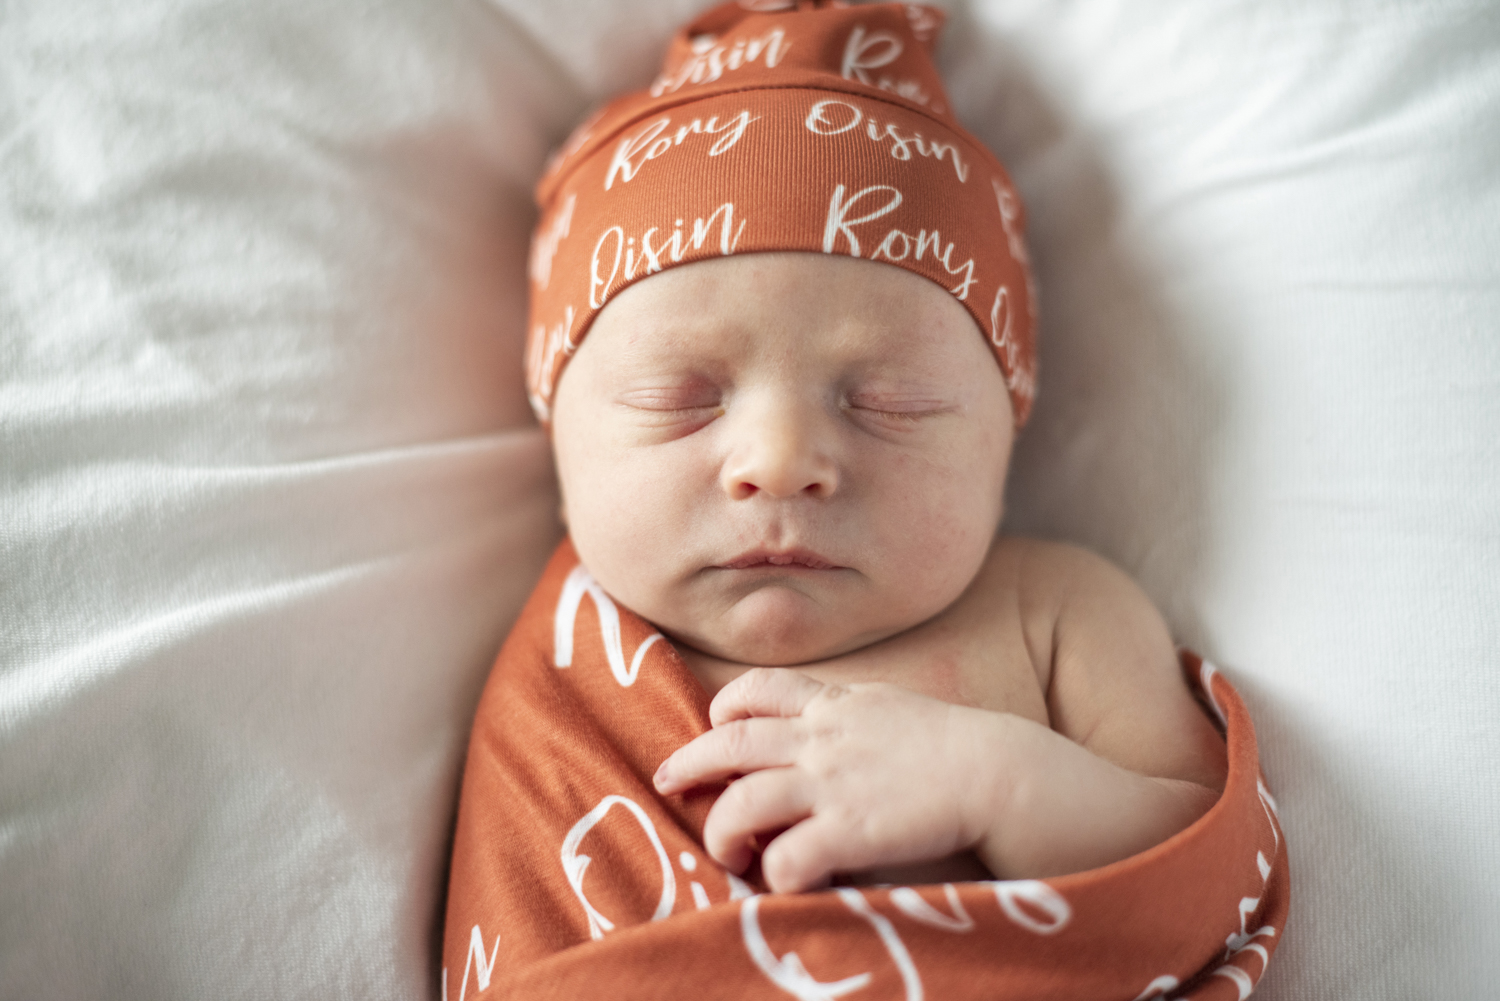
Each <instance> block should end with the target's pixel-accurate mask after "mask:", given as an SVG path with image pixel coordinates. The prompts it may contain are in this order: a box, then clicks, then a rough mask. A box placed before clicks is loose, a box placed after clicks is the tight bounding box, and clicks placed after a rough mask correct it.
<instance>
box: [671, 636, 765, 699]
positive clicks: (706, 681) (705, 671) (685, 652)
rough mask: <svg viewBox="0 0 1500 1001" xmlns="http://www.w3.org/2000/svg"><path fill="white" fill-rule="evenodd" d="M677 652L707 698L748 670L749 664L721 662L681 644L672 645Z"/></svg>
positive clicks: (730, 661)
mask: <svg viewBox="0 0 1500 1001" xmlns="http://www.w3.org/2000/svg"><path fill="white" fill-rule="evenodd" d="M673 645H674V646H675V647H676V648H677V652H678V653H679V654H681V655H682V662H683V663H684V664H686V665H687V669H688V670H689V671H691V672H692V674H693V677H695V678H697V679H698V683H699V684H700V685H702V686H703V690H704V691H706V692H707V693H708V697H709V698H713V697H714V696H715V695H717V694H719V689H721V688H723V687H724V686H725V685H727V684H729V683H730V682H731V681H733V680H734V679H735V678H738V677H739V676H740V675H742V674H744V673H745V672H746V671H748V670H750V665H749V664H741V663H738V662H736V661H732V660H722V659H720V658H718V657H713V656H710V655H708V654H706V653H702V652H701V651H698V650H694V649H693V648H692V647H690V646H687V645H686V644H683V643H674V644H673Z"/></svg>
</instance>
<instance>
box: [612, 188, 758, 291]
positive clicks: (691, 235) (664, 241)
mask: <svg viewBox="0 0 1500 1001" xmlns="http://www.w3.org/2000/svg"><path fill="white" fill-rule="evenodd" d="M715 222H717V224H718V229H719V239H718V248H719V253H720V254H722V255H724V256H725V257H728V256H729V255H730V254H733V253H734V252H735V248H737V247H738V246H739V242H740V235H741V234H742V233H744V231H745V222H746V220H744V219H740V220H739V225H738V226H736V225H735V218H734V203H733V202H724V203H723V204H722V205H720V206H719V207H718V208H716V209H714V210H713V211H712V212H710V213H709V214H708V217H707V218H704V217H701V216H700V217H699V218H697V219H694V220H693V226H692V230H691V231H688V230H687V229H685V228H684V224H683V220H682V219H678V220H677V221H676V224H675V225H674V227H673V229H672V232H671V234H670V235H668V236H663V237H661V238H660V242H657V243H653V242H652V238H653V237H655V236H656V234H657V233H660V232H661V227H659V226H652V227H651V228H650V229H648V230H646V231H645V232H644V233H642V234H641V235H640V237H639V239H637V238H636V237H634V236H627V235H626V233H625V228H624V227H623V226H611V227H609V228H608V229H606V230H605V231H604V232H603V233H602V234H600V236H599V242H598V243H596V244H594V254H593V258H592V259H591V261H590V263H589V305H590V306H592V307H593V308H594V309H601V308H603V306H604V304H605V303H606V302H607V301H608V300H609V297H610V294H611V292H612V290H613V289H614V287H615V283H616V282H618V281H624V282H628V281H631V280H633V279H634V278H635V277H636V275H638V274H639V275H650V274H655V273H656V272H658V271H660V270H662V268H663V267H664V266H665V264H664V262H670V263H672V264H676V263H678V262H680V261H681V260H682V259H683V257H684V256H685V255H686V254H687V252H688V251H689V250H702V249H703V248H704V247H705V246H712V244H710V243H709V238H710V235H711V234H712V233H713V230H714V225H715ZM611 251H612V255H611ZM606 259H608V260H609V261H610V265H609V274H608V275H605V274H604V273H603V269H602V268H601V264H602V263H603V261H604V260H606ZM622 265H623V267H622Z"/></svg>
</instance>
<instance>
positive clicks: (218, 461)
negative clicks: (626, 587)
mask: <svg viewBox="0 0 1500 1001" xmlns="http://www.w3.org/2000/svg"><path fill="white" fill-rule="evenodd" d="M699 6H701V4H700V3H697V2H689V0H674V2H654V0H619V2H606V0H573V2H558V3H549V4H539V3H533V2H530V0H502V2H497V3H495V4H494V5H487V4H484V3H480V2H475V0H443V2H439V0H420V2H418V0H370V2H367V3H364V4H361V5H358V6H352V7H351V6H348V5H337V4H332V3H327V2H323V0H307V2H303V3H297V4H292V3H278V2H272V3H265V4H255V5H244V4H230V3H225V2H222V0H138V2H136V3H132V4H128V5H118V4H114V5H111V4H104V3H100V2H94V0H69V2H65V3H42V2H39V0H15V2H12V3H10V4H8V5H5V6H4V7H0V997H6V998H10V997H15V998H32V997H38V998H40V997H46V998H64V999H65V998H95V997H101V998H102V997H106V996H108V997H112V998H136V997H139V998H162V997H176V996H197V995H208V994H212V995H214V996H219V997H231V998H233V997H245V998H251V997H254V998H259V997H277V998H298V997H309V998H310V997H326V996H349V997H362V998H420V997H432V996H435V994H436V991H437V980H436V976H435V947H434V943H435V936H436V935H437V934H438V924H437V922H438V908H439V905H440V902H441V898H442V892H443V891H442V876H443V872H442V867H443V864H444V859H445V852H446V844H447V838H448V827H449V823H450V820H451V811H452V808H453V799H454V793H455V790H456V783H457V769H458V767H459V761H460V756H461V753H462V749H463V746H464V740H465V737H466V729H467V723H468V716H469V714H470V712H471V711H472V707H473V704H474V701H475V699H476V697H477V693H478V689H479V686H480V685H481V684H482V681H483V677H484V674H485V671H486V669H487V667H488V664H489V660H490V658H491V656H492V655H493V652H494V650H495V649H496V647H497V646H498V643H499V641H500V639H501V637H502V636H503V634H504V631H505V629H506V627H507V625H508V623H509V620H510V618H511V617H512V616H513V615H514V613H515V611H516V609H517V608H518V607H519V603H520V601H521V600H522V599H523V598H524V596H525V593H526V592H527V590H528V589H529V587H530V583H531V578H532V576H533V575H534V574H535V573H536V571H537V570H538V568H539V567H540V563H541V561H542V560H543V559H544V557H545V555H546V553H547V551H548V550H549V548H550V546H551V543H552V542H553V540H554V539H555V537H556V532H557V527H556V521H555V516H554V510H555V504H556V499H555V494H554V493H553V490H552V487H551V485H550V480H549V475H550V468H549V465H548V461H547V458H546V452H545V444H544V442H543V441H542V439H541V436H540V435H539V433H538V432H537V431H536V430H535V428H534V427H533V426H532V424H531V423H530V419H529V417H528V416H527V413H526V409H525V405H524V400H523V399H522V395H521V381H520V361H519V351H520V347H519V345H520V339H521V332H522V324H523V321H524V315H523V309H522V301H523V294H524V288H523V282H522V271H523V261H524V254H525V244H526V238H527V231H528V227H529V225H530V221H531V218H532V213H531V208H530V204H529V187H530V184H531V181H532V179H533V178H534V176H535V174H536V173H537V171H538V169H539V167H540V164H541V162H542V159H543V157H544V155H545V152H546V149H547V147H548V145H549V144H550V143H552V142H554V141H556V140H557V139H558V138H560V137H561V136H562V135H563V134H564V133H565V132H566V131H567V129H568V127H569V126H570V125H571V124H572V122H573V121H574V120H575V119H576V118H577V117H578V116H579V115H580V114H581V112H582V111H583V110H584V109H585V108H586V106H587V105H588V104H590V103H592V102H593V101H594V100H596V99H598V98H600V97H602V96H604V95H606V94H609V93H611V92H613V91H615V90H617V89H619V88H620V87H623V86H627V85H635V84H638V83H639V82H641V81H642V80H644V79H645V78H646V77H647V75H648V74H649V73H650V71H651V69H652V67H653V65H654V63H655V61H656V59H657V58H658V53H659V50H660V44H661V42H662V40H664V39H665V37H666V35H667V33H668V32H669V31H670V30H671V29H672V27H673V26H675V24H676V23H677V22H678V21H679V20H680V19H681V18H682V17H683V16H684V15H686V14H687V13H689V12H690V11H691V10H693V9H696V8H697V7H699ZM947 6H949V8H950V9H951V10H952V12H953V19H954V25H953V27H952V28H950V36H949V39H948V41H947V44H946V47H945V49H944V53H943V55H944V63H945V67H946V69H947V71H948V73H949V78H950V83H951V85H952V90H953V94H954V99H955V103H956V105H957V106H958V108H959V110H960V113H961V114H962V115H963V117H964V118H965V119H966V120H967V121H968V122H970V123H971V124H972V125H973V127H974V128H975V130H976V131H977V132H978V133H979V134H980V135H981V136H982V137H983V138H984V139H985V140H986V141H988V142H989V143H990V144H991V145H992V147H993V148H994V149H995V150H996V151H997V152H998V153H1000V155H1001V156H1002V157H1003V158H1004V159H1006V160H1007V162H1008V163H1010V164H1011V165H1012V167H1013V169H1014V173H1015V175H1016V177H1017V180H1018V182H1019V184H1020V187H1021V188H1022V191H1023V194H1024V195H1025V196H1026V198H1027V200H1028V204H1029V205H1030V208H1031V211H1032V234H1033V236H1032V245H1033V248H1034V251H1035V255H1036V257H1037V260H1038V262H1039V272H1040V279H1041V286H1042V296H1043V317H1044V320H1043V356H1042V362H1043V373H1042V394H1041V398H1040V403H1039V409H1038V411H1037V414H1036V418H1035V420H1034V422H1033V424H1032V426H1031V428H1030V429H1029V430H1028V431H1027V433H1026V436H1025V437H1024V439H1023V442H1022V445H1021V447H1020V451H1019V453H1018V456H1017V462H1016V470H1015V474H1014V481H1013V484H1012V497H1011V508H1010V515H1009V519H1010V524H1011V526H1012V527H1013V528H1015V529H1017V530H1025V531H1033V532H1038V533H1042V534H1047V535H1053V536H1059V537H1065V538H1070V539H1074V540H1077V541H1080V542H1084V543H1086V544H1089V545H1092V546H1094V547H1095V548H1097V549H1099V550H1100V551H1102V552H1104V553H1106V554H1108V555H1110V556H1111V557H1113V558H1114V559H1116V560H1117V561H1119V562H1120V563H1121V564H1122V565H1124V566H1125V567H1126V568H1127V569H1129V570H1130V571H1131V572H1132V573H1134V574H1136V576H1137V577H1138V578H1139V579H1141V580H1142V581H1143V583H1144V584H1145V585H1146V587H1147V588H1148V590H1149V591H1150V592H1151V593H1152V594H1153V596H1154V597H1155V598H1156V599H1157V600H1158V601H1159V602H1160V603H1161V605H1162V607H1163V608H1164V609H1165V610H1166V612H1167V614H1168V616H1169V618H1170V619H1171V621H1172V623H1173V625H1174V627H1175V628H1176V629H1177V630H1178V633H1179V635H1180V637H1181V638H1182V639H1183V640H1184V641H1186V642H1189V643H1191V644H1192V645H1194V646H1195V647H1197V648H1198V649H1200V650H1202V651H1203V652H1204V653H1206V654H1208V655H1210V656H1212V657H1214V658H1215V659H1216V660H1218V661H1220V662H1221V663H1222V664H1223V665H1224V666H1225V669H1226V671H1227V672H1228V673H1229V674H1230V675H1231V676H1232V677H1233V679H1234V680H1235V682H1236V683H1237V684H1238V685H1239V686H1240V688H1241V691H1242V692H1244V693H1245V695H1246V697H1247V700H1248V701H1249V703H1250V705H1251V708H1252V710H1253V711H1254V712H1255V714H1256V718H1257V722H1258V724H1259V728H1260V732H1261V735H1262V739H1263V742H1264V745H1265V747H1264V759H1265V764H1266V767H1267V770H1268V771H1269V773H1270V777H1271V779H1272V781H1273V784H1274V787H1275V789H1276V791H1277V793H1278V795H1279V798H1280V801H1281V805H1282V809H1283V816H1284V819H1285V822H1286V827H1287V830H1288V834H1289V838H1290V841H1291V850H1292V863H1293V866H1294V885H1293V891H1294V904H1293V913H1292V918H1291V922H1290V925H1289V929H1288V933H1287V937H1286V941H1285V944H1284V945H1283V947H1282V949H1281V951H1280V952H1279V953H1278V956H1277V960H1276V963H1275V965H1274V966H1273V968H1272V971H1271V973H1270V975H1269V976H1268V978H1267V980H1266V981H1265V985H1264V987H1263V989H1262V991H1261V992H1260V996H1263V997H1268V998H1298V999H1310V1001H1324V999H1328V1001H1333V999H1339V1001H1342V999H1355V998H1358V999H1360V1001H1405V999H1407V998H1410V997H1419V996H1446V997H1452V998H1473V999H1480V998H1488V997H1490V996H1492V995H1493V988H1492V985H1493V984H1494V983H1495V982H1497V980H1500V958H1497V956H1500V952H1497V950H1495V949H1494V944H1495V943H1496V942H1497V941H1500V837H1497V836H1496V835H1495V833H1494V832H1495V830H1496V829H1497V824H1500V769H1497V767H1496V764H1495V763H1496V761H1497V760H1500V727H1497V726H1496V725H1495V723H1494V720H1495V719H1496V718H1497V715H1500V653H1497V650H1500V253H1497V252H1500V172H1497V170H1496V163H1497V151H1500V126H1497V123H1500V17H1497V16H1496V13H1495V9H1494V6H1493V4H1491V3H1488V2H1485V0H1435V2H1428V3H1424V4H1420V5H1417V4H1396V3H1390V2H1385V0H1308V2H1303V3H1291V2H1288V0H1227V2H1224V3H1219V4H1214V5H1204V4H1194V3H1191V2H1188V0H1146V2H1137V3H1132V4H1123V3H1119V2H1117V0H1082V2H1078V3H1073V4H1058V3H1041V2H1038V0H1006V2H1001V0H974V2H960V0H955V2H953V3H951V4H948V5H947Z"/></svg>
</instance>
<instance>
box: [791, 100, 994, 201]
mask: <svg viewBox="0 0 1500 1001" xmlns="http://www.w3.org/2000/svg"><path fill="white" fill-rule="evenodd" d="M860 123H864V126H865V129H864V132H865V135H867V136H869V137H870V139H872V140H873V141H875V142H878V143H884V142H886V141H887V140H889V141H890V143H891V147H890V151H891V156H892V157H893V158H895V159H897V160H910V159H911V158H912V152H913V151H914V150H915V151H916V153H917V155H919V156H923V157H928V158H931V159H933V160H937V161H938V162H942V161H943V160H944V159H947V160H951V161H952V163H953V173H954V175H955V176H956V177H957V178H958V180H959V183H961V184H962V183H967V182H968V180H969V165H968V164H966V163H964V161H963V157H961V156H960V155H959V153H958V147H957V146H955V145H953V144H952V143H944V142H938V141H937V140H936V139H927V138H925V137H924V136H923V135H922V133H920V132H913V133H911V134H910V135H903V134H902V132H901V130H900V128H898V127H897V126H896V125H895V124H894V123H892V122H886V123H885V124H884V125H882V124H881V123H880V122H879V121H878V120H877V119H876V118H875V116H874V115H873V114H870V113H869V112H867V111H866V110H865V109H863V108H861V107H860V106H859V105H857V104H851V103H850V102H848V101H840V100H838V99H836V98H829V99H826V100H822V101H819V102H818V103H817V104H814V105H813V106H812V110H811V111H809V112H808V113H807V118H806V119H804V120H803V123H802V124H803V125H805V126H807V130H808V131H809V132H811V133H813V134H815V135H820V136H838V135H843V134H844V133H846V132H849V131H850V130H852V129H856V128H858V127H859V125H860Z"/></svg>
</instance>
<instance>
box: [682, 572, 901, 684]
mask: <svg viewBox="0 0 1500 1001" xmlns="http://www.w3.org/2000/svg"><path fill="white" fill-rule="evenodd" d="M838 604H840V603H835V604H834V607H830V606H829V604H828V603H827V602H826V600H824V601H820V600H818V599H817V598H814V597H811V596H809V595H808V594H806V593H804V592H803V591H801V590H799V589H796V588H793V587H783V586H778V585H769V586H766V587H761V588H757V589H756V590H754V591H752V592H751V593H749V594H747V595H745V596H743V597H741V598H740V599H739V600H737V601H735V602H734V604H733V605H732V606H730V607H729V608H728V609H726V610H725V611H723V612H722V613H721V614H719V615H716V616H712V617H705V618H703V619H701V620H700V621H699V622H696V623H694V624H693V626H695V627H696V628H688V629H683V630H681V631H680V633H679V632H678V631H676V630H669V631H672V632H674V633H677V634H678V635H679V636H680V638H681V639H683V640H685V641H686V642H688V643H689V644H690V645H691V646H693V647H694V648H695V649H698V650H701V651H702V652H703V653H706V654H709V655H710V656H713V657H718V658H720V659H722V660H727V661H733V662H735V663H739V664H750V665H754V666H757V667H790V666H792V665H796V664H808V663H812V662H815V661H820V660H826V659H828V658H829V657H837V656H839V655H840V654H844V653H848V652H850V651H851V650H857V649H859V648H860V647H863V646H867V645H869V644H871V643H874V642H877V641H878V640H881V639H884V638H885V637H887V636H891V635H894V634H895V633H897V632H900V631H901V629H902V628H905V625H896V626H887V625H886V624H882V625H881V626H880V627H873V623H872V622H871V616H870V615H869V611H870V610H869V609H868V608H843V607H838Z"/></svg>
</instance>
